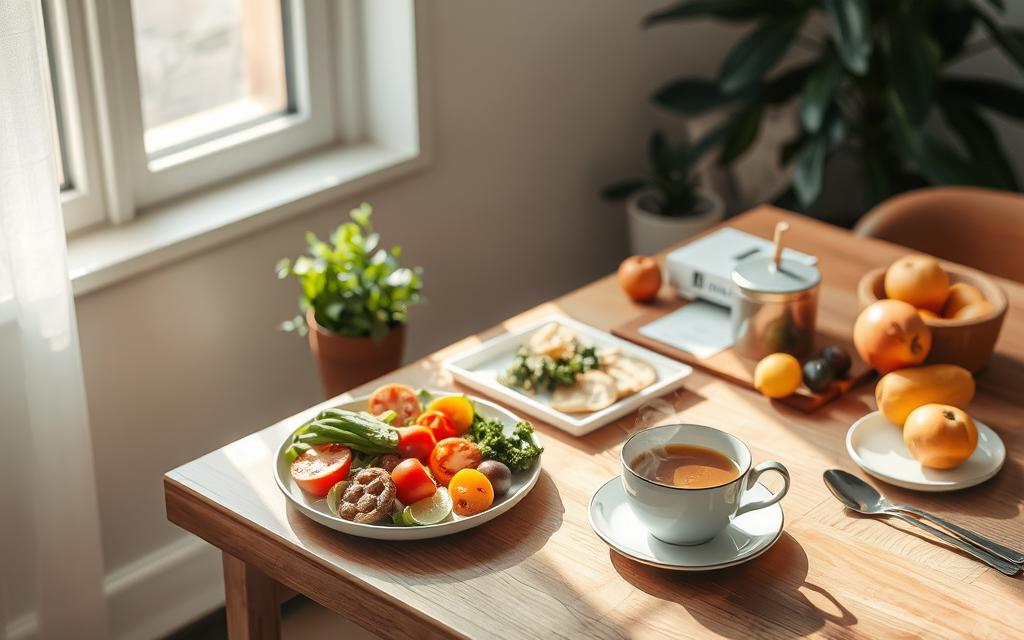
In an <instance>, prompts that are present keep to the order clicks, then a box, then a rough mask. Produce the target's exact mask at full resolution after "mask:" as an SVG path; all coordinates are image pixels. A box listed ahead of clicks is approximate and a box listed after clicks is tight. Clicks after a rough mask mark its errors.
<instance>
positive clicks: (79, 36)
mask: <svg viewBox="0 0 1024 640" xmlns="http://www.w3.org/2000/svg"><path fill="white" fill-rule="evenodd" d="M42 4H43V11H44V13H45V19H46V28H47V38H46V39H47V45H48V46H49V50H48V51H47V55H48V56H49V62H50V65H49V68H50V69H52V70H53V74H54V77H53V78H52V81H53V84H54V85H56V87H57V91H58V92H59V94H60V95H59V97H58V98H56V99H55V100H53V101H51V102H52V103H53V104H55V105H56V107H57V109H58V113H57V114H56V118H57V119H58V120H59V123H58V128H59V130H60V137H61V140H60V142H62V143H63V144H62V145H61V146H62V149H61V154H62V155H63V159H64V166H65V178H64V179H65V181H67V182H68V183H69V185H70V188H68V189H65V190H63V191H62V192H61V206H62V208H63V210H64V226H65V228H66V229H67V231H69V232H73V231H78V230H81V229H85V228H88V227H91V226H95V225H97V224H100V223H102V222H104V221H105V220H106V218H107V213H106V205H105V199H104V190H103V183H102V181H101V180H100V154H99V141H98V139H97V136H96V128H95V127H94V126H93V122H94V112H93V98H92V92H91V84H90V82H89V64H88V59H87V58H86V57H85V56H81V55H75V53H74V52H76V51H84V50H85V48H86V45H85V29H84V20H83V16H82V12H81V9H82V5H81V4H80V3H78V2H75V1H73V0H72V1H71V2H68V0H42ZM56 142H57V141H55V143H56Z"/></svg>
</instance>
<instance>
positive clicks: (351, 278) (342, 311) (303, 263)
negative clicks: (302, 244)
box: [277, 202, 423, 340]
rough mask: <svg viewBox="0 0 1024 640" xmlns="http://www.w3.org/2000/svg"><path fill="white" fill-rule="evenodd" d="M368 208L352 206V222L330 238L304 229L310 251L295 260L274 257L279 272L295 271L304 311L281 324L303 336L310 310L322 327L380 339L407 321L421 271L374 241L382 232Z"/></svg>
mask: <svg viewBox="0 0 1024 640" xmlns="http://www.w3.org/2000/svg"><path fill="white" fill-rule="evenodd" d="M372 212H373V208H372V207H370V205H368V204H366V203H365V202H364V203H363V204H361V205H359V207H357V208H355V209H352V211H350V212H349V216H350V217H351V218H352V221H351V222H346V223H344V224H342V225H341V226H339V227H338V228H337V229H336V230H335V231H334V233H332V234H331V239H330V243H327V242H323V241H322V240H320V239H319V238H317V236H316V234H314V233H313V232H311V231H309V232H306V242H307V243H309V253H308V254H307V255H303V256H299V257H298V258H296V259H295V261H294V262H292V261H291V260H289V259H288V258H282V259H281V260H280V261H278V263H277V277H278V278H281V279H284V278H287V277H288V276H295V277H296V278H297V279H298V281H299V286H300V287H301V288H302V295H301V296H300V297H299V308H300V309H301V310H302V312H303V313H301V314H299V315H297V316H295V317H294V318H292V319H291V320H285V321H284V322H283V323H281V328H282V329H284V330H285V331H295V332H297V333H298V334H300V335H306V333H307V331H308V330H309V327H308V326H307V325H306V316H305V313H306V311H307V310H309V309H313V312H314V314H315V317H316V322H317V324H319V325H320V326H321V327H323V328H324V329H326V330H328V331H331V332H333V333H336V334H338V335H341V336H349V337H353V338H364V337H370V338H373V339H374V340H379V339H381V338H383V337H384V335H385V334H387V332H388V331H390V330H391V329H393V328H395V327H396V326H398V325H400V324H403V323H405V322H406V321H408V319H409V307H411V306H412V305H415V304H418V303H420V302H421V301H422V300H423V298H422V295H421V294H420V291H421V289H422V288H423V279H422V277H421V274H422V272H423V270H422V269H420V268H419V267H413V268H408V267H403V266H401V265H400V264H399V262H398V258H399V256H401V254H402V250H401V248H400V247H391V249H383V248H380V247H379V246H378V245H379V244H380V235H379V234H377V233H375V232H374V231H373V227H372V226H371V225H370V214H371V213H372Z"/></svg>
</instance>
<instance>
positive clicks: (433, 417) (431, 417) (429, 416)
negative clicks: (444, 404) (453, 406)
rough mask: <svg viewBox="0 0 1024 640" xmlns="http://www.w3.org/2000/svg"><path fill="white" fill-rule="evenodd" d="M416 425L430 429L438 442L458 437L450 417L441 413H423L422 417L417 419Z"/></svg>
mask: <svg viewBox="0 0 1024 640" xmlns="http://www.w3.org/2000/svg"><path fill="white" fill-rule="evenodd" d="M416 424H418V425H421V426H424V427H426V428H428V429H430V432H431V433H433V434H434V438H436V439H437V440H444V439H445V438H454V437H455V436H457V435H458V434H457V433H455V425H453V424H452V421H451V420H450V419H449V418H448V416H446V415H445V414H443V413H441V412H440V411H427V412H426V413H421V414H420V417H418V418H416Z"/></svg>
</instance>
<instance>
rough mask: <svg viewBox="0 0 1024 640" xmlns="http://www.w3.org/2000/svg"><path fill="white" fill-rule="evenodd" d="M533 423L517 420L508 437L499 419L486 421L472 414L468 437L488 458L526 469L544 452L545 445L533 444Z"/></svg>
mask: <svg viewBox="0 0 1024 640" xmlns="http://www.w3.org/2000/svg"><path fill="white" fill-rule="evenodd" d="M532 435H533V425H532V424H530V423H529V422H525V421H520V422H517V423H516V425H515V427H513V429H512V435H510V436H506V435H505V434H504V430H503V429H502V426H501V421H499V420H484V419H483V418H481V417H480V416H479V415H475V416H473V425H472V426H471V427H470V430H469V434H468V438H469V439H470V440H472V441H473V442H475V443H476V445H477V446H478V447H479V448H480V454H481V455H482V456H483V457H484V458H485V459H487V460H497V461H498V462H502V463H504V464H505V465H506V466H508V468H509V469H512V470H513V471H523V470H524V469H527V468H528V467H529V466H530V465H531V464H533V461H534V460H536V459H537V457H538V456H540V454H541V453H543V452H544V448H543V447H538V446H537V445H535V444H534V443H533V438H532V437H531V436H532Z"/></svg>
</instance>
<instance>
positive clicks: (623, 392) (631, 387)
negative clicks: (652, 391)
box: [604, 356, 658, 398]
mask: <svg viewBox="0 0 1024 640" xmlns="http://www.w3.org/2000/svg"><path fill="white" fill-rule="evenodd" d="M604 372H605V373H607V374H608V375H610V376H611V377H612V379H614V380H615V390H616V393H617V397H618V398H625V397H626V396H630V395H633V394H634V393H636V392H637V391H640V390H642V389H646V388H647V387H649V386H651V385H652V384H654V382H655V381H656V380H657V379H658V373H657V372H656V371H655V370H654V367H652V366H651V365H649V364H647V363H646V362H644V361H643V360H640V359H637V358H630V357H628V356H620V357H618V358H616V359H615V360H613V361H612V362H611V363H609V364H608V365H607V366H606V367H604Z"/></svg>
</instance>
